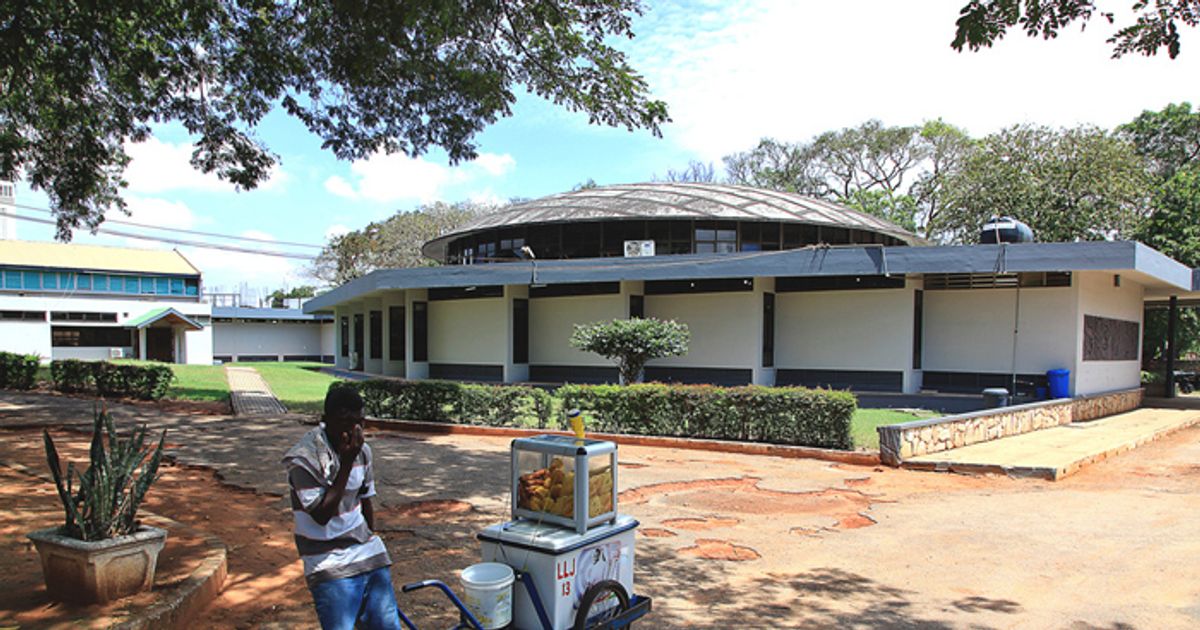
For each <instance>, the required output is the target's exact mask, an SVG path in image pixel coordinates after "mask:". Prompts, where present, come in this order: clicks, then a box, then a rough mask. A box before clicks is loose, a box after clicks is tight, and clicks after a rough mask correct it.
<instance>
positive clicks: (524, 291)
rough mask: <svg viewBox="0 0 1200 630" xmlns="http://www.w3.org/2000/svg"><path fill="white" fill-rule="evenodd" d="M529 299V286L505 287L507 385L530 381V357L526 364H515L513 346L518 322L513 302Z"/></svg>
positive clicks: (505, 380)
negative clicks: (514, 330)
mask: <svg viewBox="0 0 1200 630" xmlns="http://www.w3.org/2000/svg"><path fill="white" fill-rule="evenodd" d="M528 299H529V287H528V286H526V285H523V284H510V285H506V286H505V287H504V320H505V330H504V336H505V338H506V339H507V340H508V342H507V343H505V344H504V346H505V353H504V382H505V383H519V382H522V381H528V380H529V361H528V357H526V361H525V362H524V363H514V362H513V348H514V347H515V346H514V344H513V342H514V339H513V324H514V322H515V321H516V320H515V316H514V313H513V300H528ZM526 316H527V317H528V311H526ZM527 323H528V320H527ZM531 334H533V331H532V330H529V331H528V333H527V335H526V337H527V338H528V335H531Z"/></svg>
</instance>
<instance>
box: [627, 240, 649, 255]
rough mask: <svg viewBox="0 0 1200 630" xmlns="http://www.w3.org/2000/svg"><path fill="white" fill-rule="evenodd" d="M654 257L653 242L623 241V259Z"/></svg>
mask: <svg viewBox="0 0 1200 630" xmlns="http://www.w3.org/2000/svg"><path fill="white" fill-rule="evenodd" d="M653 255H654V241H625V257H626V258H637V257H641V256H653Z"/></svg>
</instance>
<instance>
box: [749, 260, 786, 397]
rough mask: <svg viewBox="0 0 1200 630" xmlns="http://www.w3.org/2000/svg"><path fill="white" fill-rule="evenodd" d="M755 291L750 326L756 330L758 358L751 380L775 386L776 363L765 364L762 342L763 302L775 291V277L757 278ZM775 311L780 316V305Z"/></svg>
mask: <svg viewBox="0 0 1200 630" xmlns="http://www.w3.org/2000/svg"><path fill="white" fill-rule="evenodd" d="M753 293H754V295H753V300H754V303H753V304H751V308H750V312H752V313H753V314H754V315H753V321H752V322H750V324H751V326H750V328H752V329H753V330H755V331H756V334H755V336H754V338H755V339H756V340H757V344H756V350H755V353H754V356H755V357H756V360H755V362H754V365H753V366H752V369H751V372H752V376H751V380H750V382H752V383H754V384H755V385H767V386H773V385H775V363H774V361H772V362H771V365H770V366H764V365H763V358H764V357H763V344H762V342H763V332H764V328H763V324H764V322H763V302H764V300H765V298H764V297H763V296H764V295H765V294H767V293H775V278H755V279H754V291H753ZM775 313H776V317H778V313H779V308H778V306H776V308H775ZM775 345H776V346H778V345H779V335H778V334H777V335H776V336H775Z"/></svg>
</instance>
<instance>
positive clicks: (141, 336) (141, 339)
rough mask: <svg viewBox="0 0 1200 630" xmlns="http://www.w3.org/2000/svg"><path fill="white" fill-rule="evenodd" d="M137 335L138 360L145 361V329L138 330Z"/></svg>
mask: <svg viewBox="0 0 1200 630" xmlns="http://www.w3.org/2000/svg"><path fill="white" fill-rule="evenodd" d="M137 334H138V358H139V359H141V360H143V361H145V360H146V329H145V328H139V329H138V331H137Z"/></svg>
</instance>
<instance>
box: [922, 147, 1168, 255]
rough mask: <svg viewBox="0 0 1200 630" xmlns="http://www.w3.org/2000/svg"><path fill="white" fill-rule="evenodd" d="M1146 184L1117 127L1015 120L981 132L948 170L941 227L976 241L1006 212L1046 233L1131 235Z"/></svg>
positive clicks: (1057, 237) (1054, 237)
mask: <svg viewBox="0 0 1200 630" xmlns="http://www.w3.org/2000/svg"><path fill="white" fill-rule="evenodd" d="M1148 184H1149V182H1148V180H1147V178H1146V172H1145V163H1144V161H1143V159H1142V158H1141V157H1140V156H1139V155H1137V153H1136V152H1135V151H1134V148H1133V146H1132V145H1131V144H1130V143H1129V142H1127V141H1125V140H1123V139H1121V138H1119V137H1117V136H1116V135H1115V134H1112V133H1109V132H1107V131H1104V130H1102V129H1099V128H1096V127H1086V126H1085V127H1076V128H1070V129H1061V130H1056V129H1051V128H1049V127H1040V126H1032V125H1018V126H1015V127H1009V128H1007V129H1004V130H1001V131H999V132H997V133H994V134H991V135H989V136H987V137H986V138H984V139H983V140H982V141H980V143H979V145H978V148H977V149H976V150H975V151H973V152H972V153H971V154H970V155H969V156H968V157H967V158H966V159H965V161H964V163H963V165H962V167H961V168H960V169H959V170H958V171H957V172H955V173H953V174H951V175H949V176H948V177H947V178H946V180H945V182H944V184H943V186H944V191H943V194H942V203H943V209H942V210H941V212H940V216H939V218H938V220H937V228H936V229H937V231H938V232H939V233H941V234H942V235H943V236H946V237H948V238H950V239H951V240H956V241H959V242H973V241H975V240H977V239H978V234H979V226H981V225H983V223H984V222H985V221H986V220H987V219H988V218H989V217H992V216H996V215H1006V216H1012V217H1015V218H1017V219H1020V220H1021V221H1024V222H1025V223H1027V224H1028V225H1029V227H1031V228H1033V231H1034V234H1035V235H1036V236H1037V238H1038V240H1042V241H1073V240H1076V239H1083V240H1099V239H1104V238H1114V237H1116V238H1128V237H1129V236H1131V235H1132V234H1133V233H1134V232H1135V230H1136V228H1137V226H1138V223H1139V222H1140V221H1141V220H1142V219H1143V218H1144V215H1145V207H1146V201H1147V199H1148V196H1149V188H1148Z"/></svg>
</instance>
